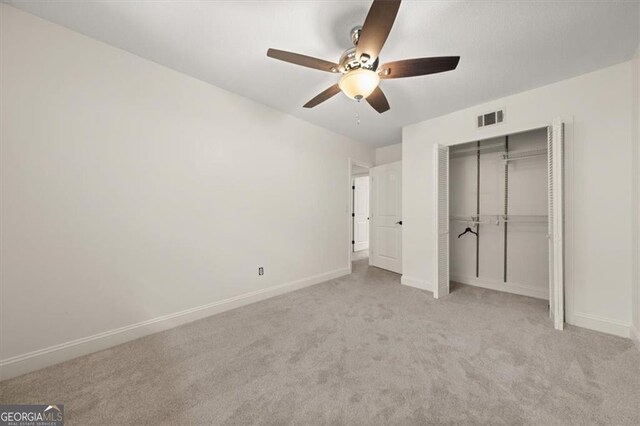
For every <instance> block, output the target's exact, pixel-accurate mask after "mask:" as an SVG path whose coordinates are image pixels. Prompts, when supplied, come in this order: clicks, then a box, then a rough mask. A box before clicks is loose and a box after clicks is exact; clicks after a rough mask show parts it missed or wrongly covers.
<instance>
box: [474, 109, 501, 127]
mask: <svg viewBox="0 0 640 426" xmlns="http://www.w3.org/2000/svg"><path fill="white" fill-rule="evenodd" d="M502 122H504V109H499V110H497V111H491V112H487V113H486V114H480V115H479V116H478V128H480V127H487V126H494V125H496V124H500V123H502Z"/></svg>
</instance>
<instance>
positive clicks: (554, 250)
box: [547, 120, 564, 330]
mask: <svg viewBox="0 0 640 426" xmlns="http://www.w3.org/2000/svg"><path fill="white" fill-rule="evenodd" d="M563 152H564V124H563V123H562V121H561V120H554V122H553V126H552V127H549V128H547V168H548V185H549V315H550V317H551V319H552V320H553V326H554V327H555V328H556V329H557V330H562V329H563V327H564V244H563V236H564V226H563V225H564V211H563V170H564V167H563V164H564V160H563Z"/></svg>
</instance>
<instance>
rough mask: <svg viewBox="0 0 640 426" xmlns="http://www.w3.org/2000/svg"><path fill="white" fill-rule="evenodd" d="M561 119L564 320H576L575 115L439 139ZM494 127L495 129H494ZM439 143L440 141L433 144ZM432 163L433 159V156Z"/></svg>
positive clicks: (533, 127) (489, 136) (501, 134)
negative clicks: (562, 139)
mask: <svg viewBox="0 0 640 426" xmlns="http://www.w3.org/2000/svg"><path fill="white" fill-rule="evenodd" d="M557 121H560V122H562V123H563V124H564V152H563V156H564V169H563V187H564V190H563V194H562V195H563V200H562V201H563V206H564V208H563V210H564V238H563V245H564V247H563V255H564V262H563V263H564V268H563V269H564V322H566V323H570V324H571V323H573V322H574V316H575V310H574V308H573V301H574V300H575V297H574V296H573V292H574V288H575V286H574V285H573V282H574V276H575V275H574V259H573V252H574V249H573V248H574V247H575V245H574V231H573V223H574V208H573V188H574V153H573V150H574V148H573V146H574V141H573V135H574V118H573V116H568V117H564V116H555V117H552V118H551V119H550V120H548V121H538V122H533V123H529V124H528V125H523V126H521V127H517V128H515V129H512V130H508V131H507V130H505V129H504V128H503V127H504V126H500V127H501V128H499V129H496V131H488V130H489V129H486V130H487V132H486V133H484V132H483V133H482V134H479V135H478V137H477V138H473V139H471V140H469V139H465V140H460V139H458V140H454V141H453V142H451V140H449V141H446V140H443V141H441V142H439V143H440V144H442V145H446V146H448V147H452V146H455V145H462V144H466V143H471V142H477V141H479V140H480V141H482V140H487V139H494V138H500V137H505V136H509V135H515V134H518V133H525V132H529V131H532V130H537V129H542V128H547V127H553V125H554V123H555V122H557ZM491 130H493V129H491ZM434 145H437V144H434ZM432 163H433V160H432ZM436 184H437V181H436V182H434V183H433V185H436ZM435 196H436V194H435V191H434V192H433V194H432V198H431V202H432V203H434V204H435V202H436V199H435ZM435 221H436V217H433V218H432V221H431V228H432V229H435V227H436V226H437V223H435ZM436 237H437V235H434V238H436ZM433 256H434V257H433V259H432V261H433V262H437V261H438V253H437V252H434V253H433ZM436 284H437V283H432V285H436Z"/></svg>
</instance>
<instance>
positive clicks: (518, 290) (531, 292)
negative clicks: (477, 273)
mask: <svg viewBox="0 0 640 426" xmlns="http://www.w3.org/2000/svg"><path fill="white" fill-rule="evenodd" d="M450 278H451V281H455V282H458V283H460V284H467V285H472V286H475V287H482V288H488V289H490V290H498V291H504V292H506V293H512V294H519V295H520V296H528V297H534V298H536V299H544V300H549V290H548V289H546V288H545V289H538V288H533V287H529V286H526V285H523V284H517V283H504V282H502V281H491V280H484V279H482V278H476V277H467V276H462V275H456V274H451V277H450Z"/></svg>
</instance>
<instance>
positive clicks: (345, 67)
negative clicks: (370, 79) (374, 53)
mask: <svg viewBox="0 0 640 426" xmlns="http://www.w3.org/2000/svg"><path fill="white" fill-rule="evenodd" d="M361 33H362V26H361V25H358V26H357V27H354V28H352V29H351V42H352V43H353V46H354V47H351V48H349V49H347V50H345V51H344V52H343V53H342V56H340V69H339V70H340V72H341V73H343V74H344V73H347V72H349V71H352V70H355V69H359V68H363V69H367V70H371V71H376V70H377V69H378V60H379V58H376V60H375V61H373V62H372V63H362V62H360V60H359V59H358V58H356V46H357V45H358V40H360V34H361Z"/></svg>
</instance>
